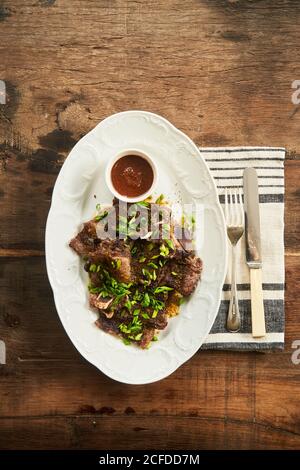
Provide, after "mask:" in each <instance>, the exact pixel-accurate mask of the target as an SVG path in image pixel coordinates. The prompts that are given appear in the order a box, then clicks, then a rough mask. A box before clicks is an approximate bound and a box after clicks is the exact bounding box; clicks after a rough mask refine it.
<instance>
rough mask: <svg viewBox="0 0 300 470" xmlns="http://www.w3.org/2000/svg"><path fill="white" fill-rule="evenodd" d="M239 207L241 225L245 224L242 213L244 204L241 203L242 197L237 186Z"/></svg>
mask: <svg viewBox="0 0 300 470" xmlns="http://www.w3.org/2000/svg"><path fill="white" fill-rule="evenodd" d="M239 209H240V214H241V225H244V224H245V221H244V219H245V215H244V204H243V197H242V190H241V188H239Z"/></svg>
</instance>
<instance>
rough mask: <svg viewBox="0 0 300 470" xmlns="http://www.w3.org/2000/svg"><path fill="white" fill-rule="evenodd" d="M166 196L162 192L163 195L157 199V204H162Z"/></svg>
mask: <svg viewBox="0 0 300 470" xmlns="http://www.w3.org/2000/svg"><path fill="white" fill-rule="evenodd" d="M164 197H165V196H164V195H163V194H161V195H160V196H159V197H158V198H157V199H156V201H155V204H161V203H162V201H163V200H164Z"/></svg>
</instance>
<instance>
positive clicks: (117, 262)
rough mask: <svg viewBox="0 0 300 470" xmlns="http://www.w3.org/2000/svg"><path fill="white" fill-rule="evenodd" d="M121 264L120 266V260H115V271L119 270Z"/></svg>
mask: <svg viewBox="0 0 300 470" xmlns="http://www.w3.org/2000/svg"><path fill="white" fill-rule="evenodd" d="M121 264H122V261H121V260H120V259H117V260H116V268H117V269H120V267H121Z"/></svg>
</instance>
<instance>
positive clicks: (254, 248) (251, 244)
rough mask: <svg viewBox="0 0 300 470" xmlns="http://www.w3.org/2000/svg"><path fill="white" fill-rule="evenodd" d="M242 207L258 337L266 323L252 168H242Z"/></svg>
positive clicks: (257, 204)
mask: <svg viewBox="0 0 300 470" xmlns="http://www.w3.org/2000/svg"><path fill="white" fill-rule="evenodd" d="M244 208H245V235H246V237H245V238H246V261H247V264H248V266H249V268H250V286H251V318H252V336H253V337H254V338H259V337H263V336H265V335H266V325H265V312H264V302H263V290H262V258H261V243H260V218H259V199H258V181H257V174H256V171H255V169H254V168H246V169H245V170H244Z"/></svg>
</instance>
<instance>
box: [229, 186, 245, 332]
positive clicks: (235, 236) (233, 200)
mask: <svg viewBox="0 0 300 470" xmlns="http://www.w3.org/2000/svg"><path fill="white" fill-rule="evenodd" d="M225 219H226V225H227V235H228V238H229V240H230V242H231V245H232V264H231V296H230V303H229V310H228V316H227V325H226V326H227V330H228V331H232V332H237V331H239V329H240V327H241V317H240V310H239V301H238V295H237V287H236V246H237V243H238V241H239V240H240V238H241V237H242V235H243V233H244V207H243V201H242V193H241V190H240V189H234V190H232V189H225Z"/></svg>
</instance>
